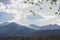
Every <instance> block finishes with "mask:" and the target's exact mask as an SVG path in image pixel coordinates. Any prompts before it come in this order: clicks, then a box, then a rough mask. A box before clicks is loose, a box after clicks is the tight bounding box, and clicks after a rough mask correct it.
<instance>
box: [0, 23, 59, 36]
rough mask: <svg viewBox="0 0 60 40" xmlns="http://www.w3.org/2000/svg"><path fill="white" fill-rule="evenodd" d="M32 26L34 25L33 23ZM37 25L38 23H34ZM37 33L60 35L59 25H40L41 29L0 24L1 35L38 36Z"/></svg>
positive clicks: (13, 24) (14, 24)
mask: <svg viewBox="0 0 60 40" xmlns="http://www.w3.org/2000/svg"><path fill="white" fill-rule="evenodd" d="M31 26H32V25H31ZM33 26H36V27H37V25H33ZM36 35H38V36H39V35H47V36H48V35H60V26H59V25H56V24H55V25H47V26H43V27H40V30H34V29H31V28H28V27H26V26H22V25H18V24H16V23H11V24H8V25H5V26H0V37H8V36H36Z"/></svg>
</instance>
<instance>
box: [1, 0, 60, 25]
mask: <svg viewBox="0 0 60 40" xmlns="http://www.w3.org/2000/svg"><path fill="white" fill-rule="evenodd" d="M24 1H25V0H10V1H9V2H7V4H4V3H3V2H0V12H1V11H3V12H7V13H8V14H13V15H14V18H13V19H12V20H13V21H12V20H8V22H9V21H10V22H11V21H12V22H15V23H17V24H20V25H24V26H28V25H30V24H36V25H39V26H46V25H49V24H52V25H54V24H57V25H60V18H59V17H60V15H58V14H57V15H55V14H54V13H55V12H57V10H58V7H59V6H60V0H58V1H57V5H54V4H53V5H51V4H50V1H48V2H46V1H44V3H43V4H40V7H42V8H43V9H42V10H40V9H39V8H40V7H38V6H36V5H35V4H34V5H31V4H28V3H29V2H28V3H26V4H25V3H23V2H24ZM36 2H37V1H36V0H35V3H36ZM49 7H52V10H50V9H49ZM30 10H33V11H34V12H35V13H36V15H35V16H33V15H32V13H31V12H30ZM59 13H60V12H59ZM11 18H12V17H11Z"/></svg>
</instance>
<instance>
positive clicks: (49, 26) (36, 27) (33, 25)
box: [29, 24, 60, 30]
mask: <svg viewBox="0 0 60 40" xmlns="http://www.w3.org/2000/svg"><path fill="white" fill-rule="evenodd" d="M29 26H30V28H32V29H36V30H54V29H60V26H59V25H57V24H54V25H52V24H50V25H46V26H38V25H35V24H30V25H29Z"/></svg>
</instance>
